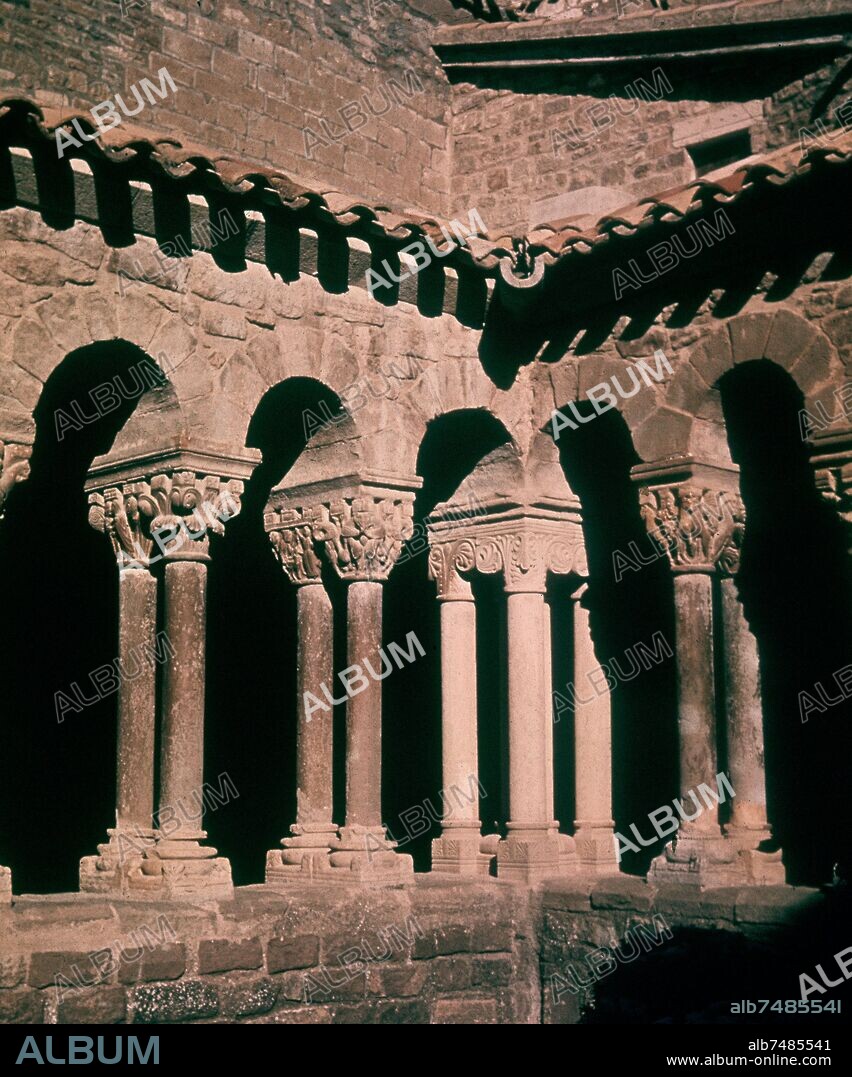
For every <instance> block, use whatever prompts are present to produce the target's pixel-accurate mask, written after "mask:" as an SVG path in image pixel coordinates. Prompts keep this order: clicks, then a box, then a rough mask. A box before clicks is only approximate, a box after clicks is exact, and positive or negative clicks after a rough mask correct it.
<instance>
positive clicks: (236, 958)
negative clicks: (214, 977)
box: [198, 939, 263, 973]
mask: <svg viewBox="0 0 852 1077" xmlns="http://www.w3.org/2000/svg"><path fill="white" fill-rule="evenodd" d="M262 964H263V950H262V948H261V945H260V939H241V940H239V941H236V942H235V941H232V940H231V939H204V940H202V941H201V943H199V946H198V971H199V972H202V973H203V972H230V971H231V970H232V969H259V968H260V966H261V965H262Z"/></svg>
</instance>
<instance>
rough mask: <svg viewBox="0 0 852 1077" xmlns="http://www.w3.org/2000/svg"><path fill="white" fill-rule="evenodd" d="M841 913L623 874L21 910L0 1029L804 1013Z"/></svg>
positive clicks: (59, 901) (3, 986) (753, 893)
mask: <svg viewBox="0 0 852 1077" xmlns="http://www.w3.org/2000/svg"><path fill="white" fill-rule="evenodd" d="M844 917H846V906H845V905H844V901H843V895H842V893H829V894H828V895H822V894H820V893H818V892H817V891H814V890H808V889H804V888H794V887H762V888H759V889H753V888H752V889H745V890H738V889H736V888H731V889H726V890H717V891H705V892H699V891H697V890H695V889H694V888H690V887H683V886H669V887H665V888H660V889H657V890H655V889H653V888H652V887H649V886H648V885H647V884H646V883H645V882H643V881H642V880H639V879H635V878H631V877H628V876H620V877H616V878H612V879H601V880H592V879H585V880H584V879H570V878H565V879H561V880H554V881H552V882H549V883H546V884H545V885H544V886H543V887H542V888H541V890H539V891H530V890H527V889H526V888H524V887H517V886H514V885H511V884H507V883H502V882H498V881H497V880H493V879H492V880H488V881H484V882H482V883H478V882H473V881H470V880H467V881H465V882H464V883H461V884H459V883H453V882H447V881H442V880H439V879H436V878H434V877H433V878H428V877H420V878H418V879H417V881H416V883H415V884H414V885H408V886H404V887H400V888H392V889H378V890H357V889H353V888H351V887H348V886H346V885H341V886H337V887H335V886H323V887H320V886H313V887H312V886H310V885H306V884H301V885H299V884H294V885H293V886H292V887H289V888H288V889H287V890H286V891H275V890H272V889H267V888H266V887H263V886H251V887H242V888H239V889H237V890H236V891H235V895H234V898H233V899H232V900H230V901H224V900H221V901H208V902H202V903H197V904H188V903H187V904H178V903H174V902H172V903H169V902H160V901H157V902H150V903H148V902H144V901H122V902H109V901H105V900H102V899H100V898H96V897H88V896H85V895H76V894H75V895H69V894H64V895H56V896H54V897H47V898H26V897H24V898H18V899H16V900H15V904H14V906H13V907H12V908H11V909H6V910H4V911H3V912H2V913H0V926H2V929H3V938H4V943H3V947H2V953H0V1023H4V1024H8V1023H29V1024H68V1023H84V1024H86V1023H91V1024H94V1023H98V1024H161V1023H170V1022H181V1023H184V1022H191V1023H199V1024H210V1023H214V1024H218V1023H223V1022H228V1023H234V1022H238V1023H263V1024H347V1023H353V1022H354V1023H359V1024H363V1023H379V1024H457V1023H464V1024H507V1023H508V1024H537V1023H544V1024H575V1023H577V1022H578V1021H580V1020H582V1021H583V1022H588V1021H594V1020H596V1019H600V1020H607V1019H608V1020H610V1021H614V1022H616V1023H629V1022H631V1021H637V1020H660V1019H663V1020H665V1019H669V1020H671V1019H675V1020H678V1019H680V1018H681V1017H684V1016H689V1015H691V1019H692V1020H696V1019H701V1017H702V1015H706V1014H708V1013H709V1014H712V1015H713V1016H712V1019H713V1020H718V1019H719V1018H720V1017H721V1018H722V1019H725V1018H726V1017H727V1015H730V1013H731V1009H730V1002H731V1001H732V1000H739V999H741V998H751V999H755V998H759V997H760V998H766V997H767V994H766V992H768V991H771V994H770V995H769V997H770V998H783V999H795V998H798V997H799V994H798V973H799V972H801V971H803V970H807V969H813V966H814V965H815V964H816V963H817V962H819V961H820V960H821V959H822V960H825V959H826V957H828V956H830V953H831V952H832V951H831V949H830V947H831V943H830V941H829V940H830V938H831V934H830V933H831V932H832V931H835V932H836V931H837V924H838V923H839V922H841V921H842V920H843V918H844ZM846 922H847V923H848V918H847V921H846ZM824 951H825V952H824ZM594 970H597V972H596V973H595V971H594ZM732 970H736V972H735V975H732ZM580 983H582V985H583V986H579V984H580ZM651 983H652V984H653V987H654V990H653V991H650V990H649V989H648V985H649V984H651ZM655 1007H656V1009H655ZM657 1010H659V1011H660V1012H659V1013H658V1012H656V1011H657Z"/></svg>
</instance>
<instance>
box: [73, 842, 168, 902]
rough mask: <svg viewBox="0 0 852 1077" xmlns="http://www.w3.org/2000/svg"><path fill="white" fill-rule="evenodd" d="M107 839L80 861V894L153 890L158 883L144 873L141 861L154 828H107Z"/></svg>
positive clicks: (131, 892)
mask: <svg viewBox="0 0 852 1077" xmlns="http://www.w3.org/2000/svg"><path fill="white" fill-rule="evenodd" d="M107 834H108V835H109V840H108V841H107V842H105V843H104V844H103V845H99V846H98V852H97V856H84V857H83V859H82V860H81V861H80V891H81V892H82V893H84V894H106V893H111V894H132V895H134V896H138V895H140V894H144V893H145V891H157V893H159V883H158V882H157V880H155V879H151V878H150V877H149V876H147V875H145V874H144V870H143V864H144V861H145V857H146V855H147V853H148V851H149V850H150V849H151V848H153V846H154V836H155V831H153V830H151V829H150V828H147V829H146V828H143V827H128V826H123V827H116V828H115V829H114V830H108V831H107Z"/></svg>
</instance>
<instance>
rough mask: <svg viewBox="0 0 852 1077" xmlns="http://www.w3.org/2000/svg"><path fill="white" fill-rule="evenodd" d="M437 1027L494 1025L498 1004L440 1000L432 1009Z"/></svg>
mask: <svg viewBox="0 0 852 1077" xmlns="http://www.w3.org/2000/svg"><path fill="white" fill-rule="evenodd" d="M432 1023H433V1024H436V1025H494V1024H496V1023H497V1004H496V1002H494V1001H493V1000H484V999H438V1001H437V1002H436V1003H435V1005H434V1006H433V1008H432Z"/></svg>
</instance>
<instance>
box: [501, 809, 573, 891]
mask: <svg viewBox="0 0 852 1077" xmlns="http://www.w3.org/2000/svg"><path fill="white" fill-rule="evenodd" d="M564 838H568V841H567V842H566V841H564V840H563V839H564ZM569 842H570V843H571V844H570V847H569V844H568V843H569ZM573 844H574V843H573V839H572V838H570V837H569V836H568V835H567V834H559V833H557V832H556V831H554V830H552V829H550V828H541V829H533V828H530V827H526V826H523V827H522V826H517V827H513V825H512V823H509V824H508V834H507V837H506V838H505V840H504V841H501V842H500V844H499V845H498V846H497V877H498V878H499V879H505V880H507V881H508V882H519V883H526V884H527V885H529V884H532V883H538V882H541V880H542V879H552V878H554V877H555V876H558V875H563V874H565V871H566V870H570V867H569V866H570V864H571V863H572V862H573V857H574V849H573Z"/></svg>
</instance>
